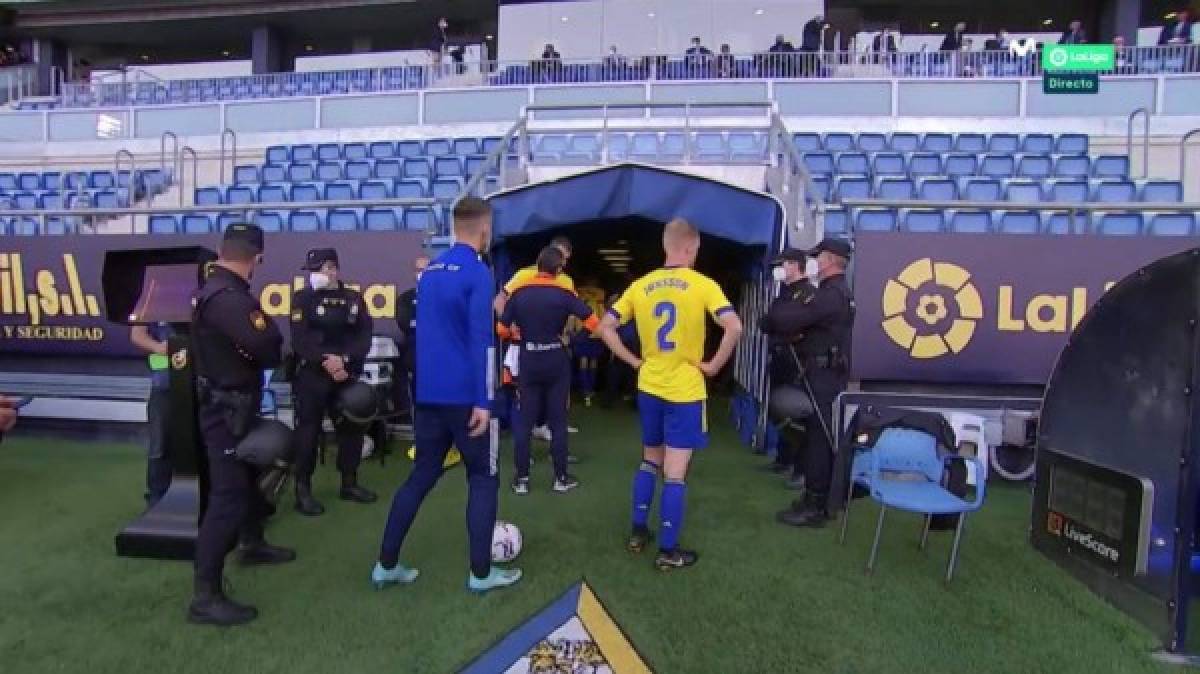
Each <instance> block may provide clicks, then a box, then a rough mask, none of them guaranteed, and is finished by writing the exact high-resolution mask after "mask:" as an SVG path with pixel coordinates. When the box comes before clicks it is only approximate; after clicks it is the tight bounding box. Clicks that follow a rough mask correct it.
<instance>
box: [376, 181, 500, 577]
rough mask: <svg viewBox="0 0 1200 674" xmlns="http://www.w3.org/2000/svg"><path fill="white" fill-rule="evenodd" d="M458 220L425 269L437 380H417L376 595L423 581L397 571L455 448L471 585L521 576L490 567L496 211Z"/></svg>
mask: <svg viewBox="0 0 1200 674" xmlns="http://www.w3.org/2000/svg"><path fill="white" fill-rule="evenodd" d="M453 215H454V239H455V243H454V245H453V246H452V247H451V248H450V250H448V251H446V252H445V253H443V254H442V255H440V256H439V257H438V258H437V259H436V260H434V261H433V263H432V264H430V265H429V266H428V267H427V268H426V269H425V273H424V274H422V275H421V280H420V282H419V284H418V290H417V293H418V295H420V297H421V303H420V304H418V305H417V371H418V372H424V373H436V375H435V376H421V377H419V378H417V392H416V394H417V405H416V419H415V421H414V429H413V435H414V440H415V443H416V447H417V455H416V460H415V462H414V465H413V470H412V473H410V474H409V476H408V480H406V481H405V482H404V484H403V485H401V486H400V488H399V489H397V490H396V495H395V497H394V498H393V499H392V509H391V512H390V513H388V520H387V526H386V527H385V528H384V531H383V544H382V546H381V548H380V553H379V561H378V562H376V564H375V568H374V569H373V570H372V571H371V582H372V584H374V585H375V587H376V588H383V587H385V586H387V585H390V584H393V583H411V582H413V581H414V580H416V579H417V570H416V569H413V568H409V567H406V566H404V565H403V564H400V562H399V559H400V547H401V545H403V543H404V538H405V536H406V535H407V534H408V530H409V528H410V527H411V526H412V523H413V520H414V519H415V518H416V516H417V510H418V509H420V507H421V502H422V501H424V500H425V496H426V494H428V493H429V490H430V489H433V486H434V485H435V484H437V481H438V478H440V477H441V476H442V471H443V467H442V466H443V461H444V460H445V458H446V453H447V452H448V451H450V448H451V447H452V446H453V447H457V448H458V450H459V452H460V453H461V454H462V459H463V464H464V466H465V467H466V474H467V537H468V539H469V542H470V553H471V573H470V576H469V577H468V579H467V588H468V589H469V590H471V591H472V592H478V593H482V592H487V591H488V590H491V589H495V588H498V587H505V586H508V585H512V584H513V583H516V582H517V581H518V580H520V579H521V572H520V570H518V569H511V570H509V569H501V568H498V567H494V566H492V530H493V529H494V528H495V525H496V498H497V491H498V489H499V479H498V478H497V477H496V438H495V434H494V433H491V432H489V431H490V430H491V428H490V427H491V424H490V421H491V413H490V409H491V401H492V392H493V389H494V381H493V379H494V376H493V375H494V369H493V361H492V358H493V356H494V342H493V337H492V335H493V324H492V296H493V293H494V289H495V282H494V281H493V279H492V273H491V270H489V269H488V268H487V266H486V265H485V264H484V263H483V262H482V261H481V260H480V252H481V251H483V250H485V249H486V247H487V244H488V242H489V241H490V240H491V237H492V213H491V207H489V206H488V205H487V202H485V201H483V200H482V199H478V198H475V197H465V198H463V199H461V200H460V201H459V202H458V203H457V204H455V206H454V214H453ZM426 317H429V318H431V319H432V320H426Z"/></svg>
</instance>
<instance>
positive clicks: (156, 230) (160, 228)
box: [147, 215, 179, 234]
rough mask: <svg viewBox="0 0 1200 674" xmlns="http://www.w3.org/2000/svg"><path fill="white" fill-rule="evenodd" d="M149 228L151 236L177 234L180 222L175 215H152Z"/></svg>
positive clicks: (148, 224)
mask: <svg viewBox="0 0 1200 674" xmlns="http://www.w3.org/2000/svg"><path fill="white" fill-rule="evenodd" d="M147 227H148V229H149V230H150V233H151V234H177V233H178V232H179V221H178V220H176V219H175V216H174V215H151V216H150V220H149V222H148V223H147Z"/></svg>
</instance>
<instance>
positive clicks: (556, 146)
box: [533, 133, 570, 163]
mask: <svg viewBox="0 0 1200 674" xmlns="http://www.w3.org/2000/svg"><path fill="white" fill-rule="evenodd" d="M569 142H570V141H569V140H568V139H567V136H566V134H561V133H548V134H545V135H542V136H538V137H537V138H536V140H535V141H534V142H533V160H534V161H538V162H552V163H553V162H560V161H562V160H563V155H565V154H566V152H567V147H568V144H569Z"/></svg>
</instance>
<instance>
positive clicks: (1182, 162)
mask: <svg viewBox="0 0 1200 674" xmlns="http://www.w3.org/2000/svg"><path fill="white" fill-rule="evenodd" d="M1198 135H1200V129H1192V130H1191V131H1188V132H1187V133H1185V134H1183V137H1182V138H1180V139H1179V183H1180V184H1181V185H1183V188H1184V189H1185V190H1186V189H1187V184H1188V182H1187V174H1188V168H1187V151H1188V142H1189V141H1191V140H1192V138H1194V137H1196V136H1198Z"/></svg>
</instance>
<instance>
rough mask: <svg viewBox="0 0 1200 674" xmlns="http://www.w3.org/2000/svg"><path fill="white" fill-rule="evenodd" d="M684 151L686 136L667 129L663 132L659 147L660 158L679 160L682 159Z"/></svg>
mask: <svg viewBox="0 0 1200 674" xmlns="http://www.w3.org/2000/svg"><path fill="white" fill-rule="evenodd" d="M686 151H687V138H686V137H685V136H684V135H683V134H682V133H678V132H674V131H668V132H666V133H664V134H663V136H662V145H661V146H660V148H659V157H661V158H662V159H672V160H679V159H683V155H684V153H685V152H686Z"/></svg>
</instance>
